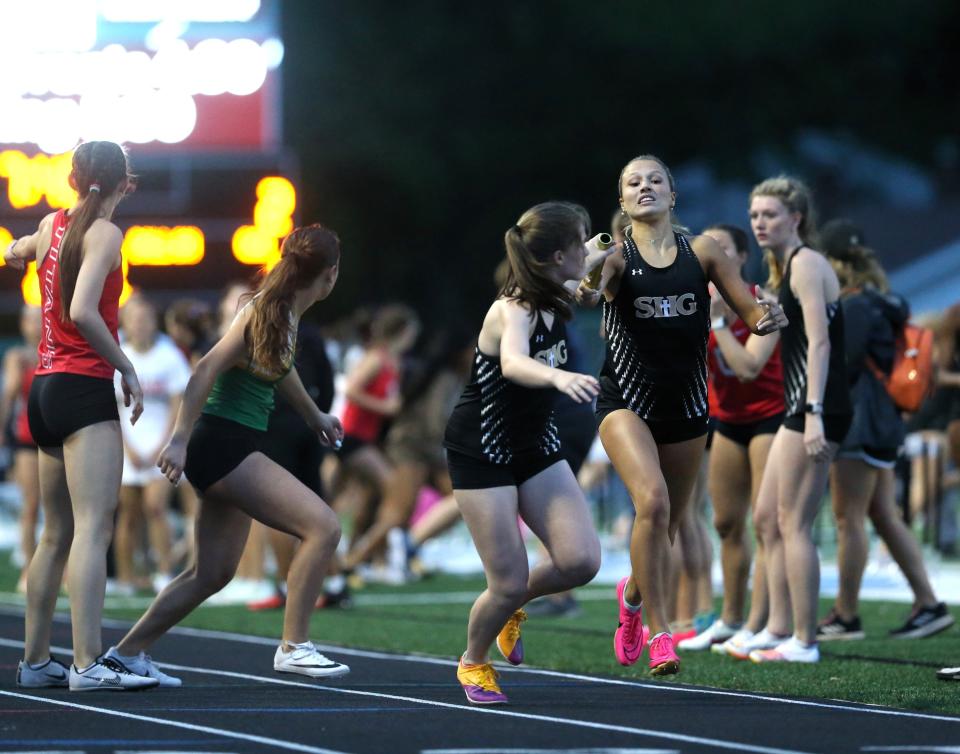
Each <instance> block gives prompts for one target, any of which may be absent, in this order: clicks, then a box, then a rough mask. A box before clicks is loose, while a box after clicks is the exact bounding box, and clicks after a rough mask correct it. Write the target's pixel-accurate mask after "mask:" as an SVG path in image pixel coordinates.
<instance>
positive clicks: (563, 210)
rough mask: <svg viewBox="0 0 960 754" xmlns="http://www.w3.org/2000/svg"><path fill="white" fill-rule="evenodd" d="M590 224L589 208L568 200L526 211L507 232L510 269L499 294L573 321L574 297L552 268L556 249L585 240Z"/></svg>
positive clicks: (546, 203)
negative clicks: (553, 274)
mask: <svg viewBox="0 0 960 754" xmlns="http://www.w3.org/2000/svg"><path fill="white" fill-rule="evenodd" d="M588 227H589V224H588V218H587V214H586V210H584V209H583V208H582V207H580V206H578V205H575V204H570V203H567V202H544V203H543V204H538V205H536V206H535V207H533V208H531V209H528V210H527V211H526V212H524V213H523V215H522V216H521V217H520V219H519V220H518V221H517V224H516V225H513V226H511V227H510V228H509V229H508V230H507V232H506V233H505V234H504V238H503V243H504V246H505V247H506V251H507V262H508V263H509V269H508V271H507V275H506V279H505V280H504V283H503V286H502V287H501V289H500V293H499V295H500V296H501V297H502V298H506V299H509V300H513V301H519V302H521V303H523V304H526V305H527V306H529V307H530V309H531V311H536V310H539V309H545V310H548V311H552V312H554V314H556V315H557V316H558V317H560V318H561V319H563V320H569V319H570V318H571V317H572V316H573V313H572V310H571V302H572V301H573V296H572V294H571V293H570V291H568V290H567V289H566V287H564V286H563V285H562V284H561V283H558V282H556V281H555V280H553V279H552V278H551V277H550V276H549V274H548V271H549V269H550V268H551V267H552V266H553V265H554V262H553V259H552V257H553V254H554V252H556V251H565V250H566V249H568V248H569V247H570V245H571V244H573V243H577V242H581V241H582V238H583V234H584V233H585V232H587V229H588Z"/></svg>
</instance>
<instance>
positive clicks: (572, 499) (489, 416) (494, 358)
mask: <svg viewBox="0 0 960 754" xmlns="http://www.w3.org/2000/svg"><path fill="white" fill-rule="evenodd" d="M586 236H587V228H586V227H585V212H584V210H583V209H582V208H580V207H577V206H576V205H572V204H567V203H564V202H547V203H544V204H538V205H537V206H535V207H533V208H532V209H529V210H527V211H526V212H524V213H523V215H522V216H521V217H520V219H519V220H518V221H517V224H516V225H514V226H512V227H511V228H510V229H509V230H508V231H507V233H506V237H505V243H506V247H507V258H508V259H509V261H510V272H509V274H508V276H507V280H506V282H505V284H504V286H503V288H502V289H501V291H500V295H499V296H498V297H497V300H496V301H494V302H493V305H492V306H491V307H490V309H489V311H488V312H487V315H486V317H485V318H484V321H483V327H482V328H481V330H480V336H479V339H478V343H477V349H476V354H475V356H474V363H473V370H472V374H471V379H470V383H469V384H468V385H467V387H466V388H464V391H463V393H462V394H461V397H460V401H459V402H458V404H457V406H456V407H455V408H454V410H453V414H452V415H451V417H450V421H449V423H448V425H447V431H446V436H445V439H444V446H445V447H446V449H447V465H448V466H449V469H450V478H451V481H452V483H453V492H454V495H455V497H456V499H457V504H458V505H459V507H460V511H461V513H462V514H463V518H464V521H466V523H467V527H468V528H469V529H470V534H471V535H472V536H473V541H474V544H475V545H476V547H477V551H478V552H479V553H480V558H481V560H482V561H483V567H484V571H485V573H486V577H487V589H486V590H485V591H484V592H483V593H482V594H481V595H480V596H479V597H478V598H477V601H476V602H475V603H474V605H473V609H472V610H471V611H470V622H469V624H468V627H467V648H466V651H465V652H464V654H463V656H462V658H461V660H460V666H459V668H458V670H457V678H458V680H459V681H460V684H461V685H462V686H463V689H464V692H465V693H466V695H467V699H469V700H470V701H471V702H472V703H474V704H503V703H505V702H506V701H507V697H506V695H505V694H504V693H503V692H502V691H501V690H500V686H499V684H498V683H497V673H496V671H495V670H494V669H493V666H492V665H491V664H490V662H489V659H488V657H487V653H488V651H489V648H490V645H491V644H492V643H493V641H494V639H496V641H497V646H498V649H499V650H500V652H501V653H502V654H503V656H504V657H505V658H506V659H507V661H508V662H510V663H512V664H514V665H519V664H520V663H521V662H522V661H523V644H522V642H521V640H520V623H521V622H522V621H523V620H525V619H526V615H525V614H524V612H523V611H522V610H520V608H521V607H522V606H523V605H525V604H526V603H527V602H529V601H530V600H532V599H534V598H535V597H541V596H543V595H546V594H552V593H555V592H561V591H564V590H567V589H572V588H573V587H576V586H580V585H581V584H585V583H586V582H588V581H589V580H590V579H592V578H593V577H594V575H595V574H596V572H597V569H598V568H599V567H600V543H599V541H598V540H597V534H596V531H595V530H594V528H593V522H592V520H591V516H590V511H589V509H588V507H587V503H586V500H585V499H584V496H583V492H582V491H581V490H580V487H579V486H578V485H577V480H576V479H575V478H574V476H573V472H571V471H570V466H569V465H568V464H567V462H566V461H565V460H563V456H562V455H561V453H560V441H559V439H558V436H557V427H556V425H555V423H554V421H553V405H554V402H555V399H556V397H557V393H556V391H558V390H559V391H560V392H562V393H564V394H566V395H568V396H570V397H571V398H572V399H573V400H575V401H577V402H579V403H584V402H587V401H589V400H591V399H592V398H593V396H595V395H596V394H597V390H598V384H597V380H596V379H595V378H594V377H592V376H590V375H586V374H578V373H576V372H568V371H565V370H564V369H560V368H559V367H561V366H562V365H563V364H564V363H565V362H566V360H567V346H566V339H565V325H564V323H565V321H566V320H568V319H569V318H570V304H571V301H572V298H573V297H572V294H571V293H570V291H569V290H568V289H567V288H566V287H564V283H565V282H567V281H576V280H579V279H580V278H581V277H583V275H584V274H586V271H587V269H592V268H593V267H595V266H597V265H598V264H600V262H601V261H602V259H603V258H604V257H605V256H606V255H607V254H609V253H610V252H609V251H601V250H600V249H599V248H598V247H597V243H596V239H592V240H591V241H590V242H589V243H588V242H587V240H586ZM588 252H589V255H588ZM585 263H586V264H585ZM518 514H519V515H520V516H521V517H522V518H523V520H524V522H525V523H526V524H527V526H529V527H530V529H531V531H533V533H534V534H536V535H537V537H539V538H540V540H541V541H542V542H543V543H544V545H545V546H546V549H547V552H548V553H549V558H544V559H543V560H541V562H540V563H539V564H538V565H537V566H536V567H535V568H533V570H532V571H531V570H529V569H528V566H527V552H526V548H525V547H524V544H523V538H522V537H521V534H520V529H519V527H518V526H517V515H518ZM498 634H499V635H498Z"/></svg>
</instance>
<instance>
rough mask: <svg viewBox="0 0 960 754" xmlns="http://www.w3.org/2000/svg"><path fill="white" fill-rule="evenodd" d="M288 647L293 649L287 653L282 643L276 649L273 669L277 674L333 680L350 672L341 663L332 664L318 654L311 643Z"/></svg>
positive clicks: (331, 661) (328, 659)
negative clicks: (296, 674)
mask: <svg viewBox="0 0 960 754" xmlns="http://www.w3.org/2000/svg"><path fill="white" fill-rule="evenodd" d="M290 646H291V647H293V649H292V650H291V651H289V652H286V651H284V648H283V647H284V645H283V644H282V643H281V644H280V646H279V647H277V653H276V654H275V655H274V656H273V669H274V670H276V671H277V672H278V673H299V674H300V675H308V676H310V677H311V678H333V677H335V676H338V675H346V674H347V673H349V672H350V668H349V667H347V666H346V665H344V664H343V663H339V662H334V661H333V660H331V659H330V658H328V657H324V656H323V655H322V654H320V652H318V651H317V648H316V647H315V646H313V642H310V641H305V642H303V643H302V644H291V645H290Z"/></svg>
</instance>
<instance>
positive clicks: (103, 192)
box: [57, 141, 132, 322]
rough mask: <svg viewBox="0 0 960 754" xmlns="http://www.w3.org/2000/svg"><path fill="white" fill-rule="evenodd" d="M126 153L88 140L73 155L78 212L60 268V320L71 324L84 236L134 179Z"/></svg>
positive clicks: (63, 244)
mask: <svg viewBox="0 0 960 754" xmlns="http://www.w3.org/2000/svg"><path fill="white" fill-rule="evenodd" d="M129 171H130V166H129V164H128V162H127V153H126V152H125V151H124V150H123V147H121V146H120V145H119V144H114V143H113V142H112V141H88V142H85V143H83V144H81V145H80V146H79V147H77V149H76V151H75V152H74V153H73V168H72V169H71V171H70V185H71V186H72V187H73V188H74V189H76V191H77V193H78V194H79V195H80V201H79V203H78V205H77V210H76V212H74V213H73V214H72V215H71V216H70V224H69V225H68V226H67V232H66V233H65V234H64V236H63V241H62V242H61V243H60V253H59V258H58V262H57V266H58V268H59V270H60V319H62V320H63V321H64V322H69V321H70V304H71V303H72V302H73V291H74V289H75V288H76V287H77V276H78V275H79V274H80V263H81V261H82V248H83V237H84V235H86V232H87V231H88V230H90V226H91V225H93V221H94V220H96V219H97V218H98V217H99V216H100V208H101V207H102V206H103V201H104V199H105V198H106V197H108V196H112V195H113V193H114V192H115V191H117V190H118V189H119V188H120V187H121V183H125V182H126V181H127V180H128V179H130V178H132V176H131V175H130V172H129Z"/></svg>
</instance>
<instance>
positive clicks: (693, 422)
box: [597, 233, 710, 443]
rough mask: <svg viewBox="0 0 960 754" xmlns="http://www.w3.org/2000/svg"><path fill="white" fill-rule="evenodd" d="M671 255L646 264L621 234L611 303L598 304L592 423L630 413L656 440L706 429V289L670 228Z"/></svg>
mask: <svg viewBox="0 0 960 754" xmlns="http://www.w3.org/2000/svg"><path fill="white" fill-rule="evenodd" d="M674 240H675V243H676V245H677V257H676V259H675V260H674V262H673V264H671V265H670V266H669V267H652V266H651V265H649V264H647V263H646V262H645V261H644V260H643V257H642V256H641V255H640V252H639V250H638V249H637V245H636V244H635V243H634V241H633V239H632V238H631V237H630V236H629V235H628V236H627V238H626V241H625V242H624V245H623V259H624V263H625V266H624V270H623V277H622V278H621V280H620V289H619V290H618V291H617V295H616V296H615V297H614V299H613V301H610V302H607V301H605V302H604V304H603V322H604V327H605V328H606V334H607V356H606V360H605V361H604V364H603V369H602V370H601V372H600V396H599V398H598V399H597V424H598V425H599V424H600V423H602V422H603V420H604V419H605V418H606V417H607V415H608V414H610V413H611V412H613V411H616V410H618V409H627V410H629V411H633V412H634V413H635V414H636V415H637V416H639V417H640V418H641V419H643V420H644V422H646V424H647V425H648V426H649V427H650V431H651V433H652V434H653V437H654V439H655V440H656V441H657V442H658V443H672V442H682V441H684V440H691V439H693V438H695V437H699V436H701V435H705V434H706V433H707V422H708V419H709V410H708V408H707V338H708V336H709V333H710V294H709V293H708V291H707V278H706V275H704V273H703V267H701V265H700V260H699V259H698V258H697V255H696V254H695V253H694V251H693V249H692V248H691V247H690V242H689V241H688V240H687V239H686V237H685V236H683V235H681V234H680V233H674Z"/></svg>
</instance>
